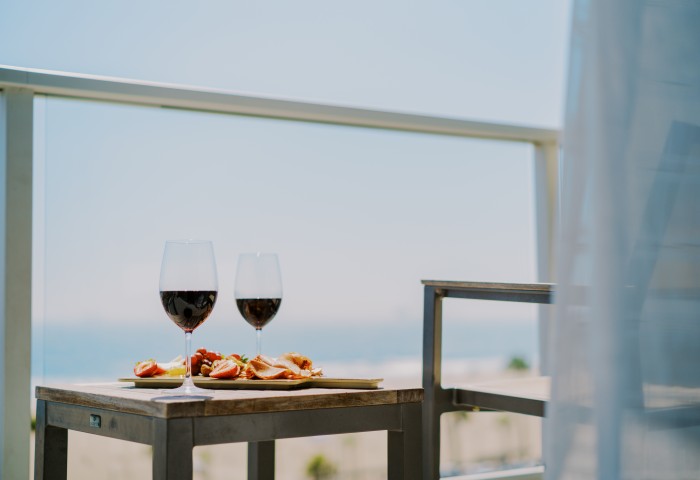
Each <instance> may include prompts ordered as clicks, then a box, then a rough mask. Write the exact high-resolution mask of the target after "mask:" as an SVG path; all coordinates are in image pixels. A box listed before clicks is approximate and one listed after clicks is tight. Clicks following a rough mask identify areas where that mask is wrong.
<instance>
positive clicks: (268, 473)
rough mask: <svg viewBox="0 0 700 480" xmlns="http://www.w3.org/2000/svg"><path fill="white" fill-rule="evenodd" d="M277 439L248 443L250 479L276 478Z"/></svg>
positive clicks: (264, 479)
mask: <svg viewBox="0 0 700 480" xmlns="http://www.w3.org/2000/svg"><path fill="white" fill-rule="evenodd" d="M274 478H275V441H274V440H269V441H265V442H249V443H248V480H274Z"/></svg>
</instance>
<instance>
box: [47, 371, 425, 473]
mask: <svg viewBox="0 0 700 480" xmlns="http://www.w3.org/2000/svg"><path fill="white" fill-rule="evenodd" d="M36 398H37V413H36V453H35V469H34V470H35V474H34V478H35V479H51V480H53V479H65V478H66V469H67V458H68V430H76V431H80V432H86V433H92V434H96V435H102V436H105V437H111V438H117V439H120V440H128V441H132V442H138V443H144V444H147V445H152V446H153V478H154V479H168V480H174V479H191V478H192V449H193V448H194V447H195V446H198V445H213V444H220V443H233V442H248V479H250V480H253V479H255V480H258V479H259V480H262V479H273V478H274V470H275V456H274V455H275V443H274V441H275V440H276V439H281V438H293V437H305V436H313V435H329V434H339V433H353V432H366V431H375V430H387V431H388V455H387V457H388V459H387V460H388V478H390V479H414V478H415V479H418V478H420V477H421V468H422V454H421V401H422V399H423V390H422V389H420V388H398V389H378V390H344V389H343V390H341V389H319V388H316V389H304V390H294V391H264V390H216V391H214V390H212V391H211V397H210V398H206V399H203V398H196V397H195V398H194V399H193V398H185V397H176V396H173V395H167V394H166V393H165V391H162V390H151V389H136V388H134V387H133V385H132V384H123V383H122V384H118V383H106V384H91V385H65V386H52V387H37V389H36ZM105 454H107V453H105Z"/></svg>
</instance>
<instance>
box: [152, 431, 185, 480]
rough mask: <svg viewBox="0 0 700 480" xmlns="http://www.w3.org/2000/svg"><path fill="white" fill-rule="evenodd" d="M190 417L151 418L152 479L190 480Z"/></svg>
mask: <svg viewBox="0 0 700 480" xmlns="http://www.w3.org/2000/svg"><path fill="white" fill-rule="evenodd" d="M193 433H194V432H193V428H192V419H189V418H176V419H170V420H166V419H164V418H156V419H154V420H153V480H192V449H193V448H194V435H193Z"/></svg>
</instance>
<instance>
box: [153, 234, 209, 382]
mask: <svg viewBox="0 0 700 480" xmlns="http://www.w3.org/2000/svg"><path fill="white" fill-rule="evenodd" d="M218 290H219V281H218V279H217V275H216V261H215V260H214V247H213V245H212V243H211V242H209V241H195V240H182V241H167V242H165V250H164V251H163V262H162V264H161V267H160V300H161V302H162V303H163V308H165V313H166V314H167V315H168V317H170V320H172V321H173V322H175V324H176V325H177V326H178V327H180V328H181V329H182V330H184V332H185V359H186V360H185V362H186V363H185V364H186V366H187V367H186V370H185V380H184V381H183V383H182V386H181V387H178V388H176V389H175V390H172V391H171V392H172V393H174V394H180V395H191V394H202V393H210V392H208V391H207V390H205V389H202V388H198V387H195V385H194V382H193V381H192V357H191V356H190V351H191V344H192V332H193V331H194V329H195V328H197V327H198V326H200V325H201V324H202V323H204V321H205V320H206V319H207V317H208V316H209V314H210V313H211V311H212V309H213V308H214V304H215V303H216V296H217V293H218Z"/></svg>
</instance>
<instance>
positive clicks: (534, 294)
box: [422, 280, 554, 304]
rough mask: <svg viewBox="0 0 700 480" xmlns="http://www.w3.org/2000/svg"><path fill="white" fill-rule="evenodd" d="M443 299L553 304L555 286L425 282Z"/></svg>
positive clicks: (542, 284)
mask: <svg viewBox="0 0 700 480" xmlns="http://www.w3.org/2000/svg"><path fill="white" fill-rule="evenodd" d="M422 283H423V285H425V286H426V287H430V288H433V289H435V291H436V293H437V294H438V295H440V296H442V297H453V298H465V299H473V300H496V301H503V302H526V303H543V304H549V303H552V297H553V292H554V285H552V284H549V283H492V282H453V281H437V280H423V282H422Z"/></svg>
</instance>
